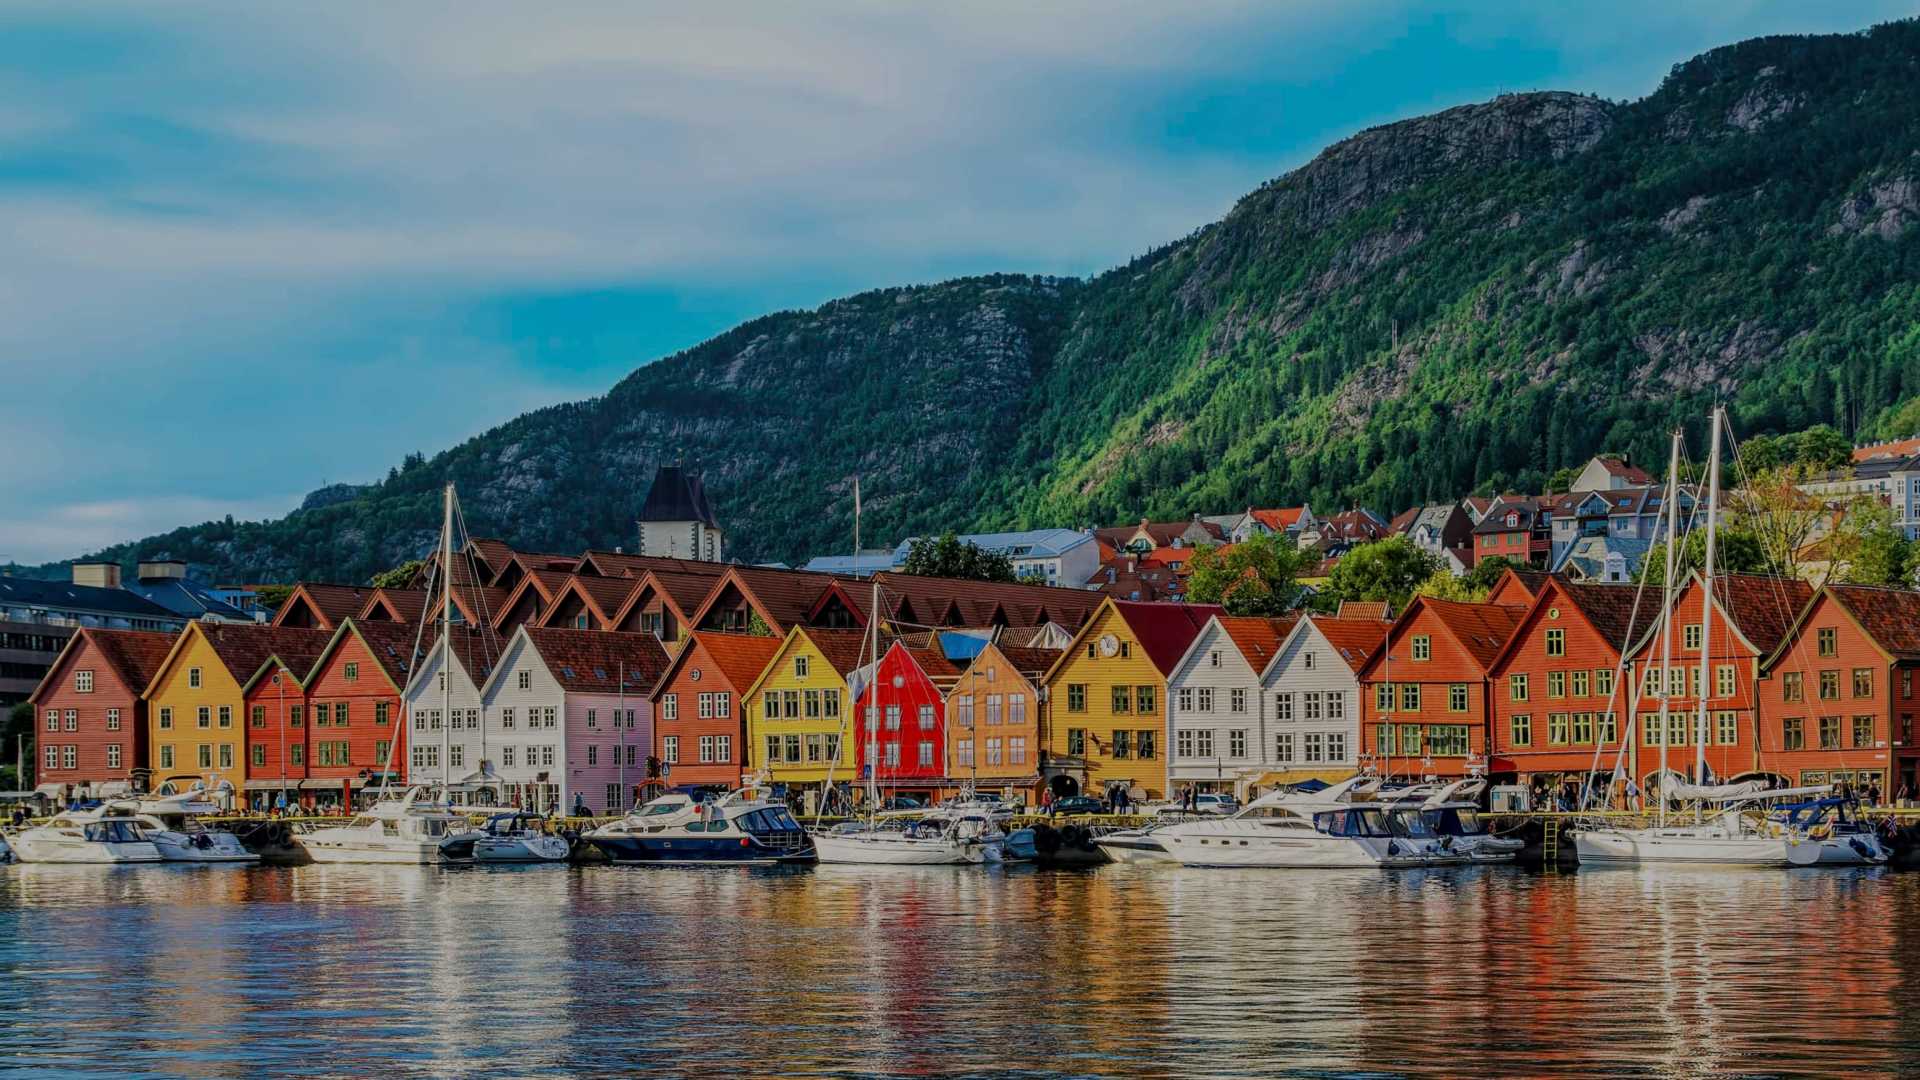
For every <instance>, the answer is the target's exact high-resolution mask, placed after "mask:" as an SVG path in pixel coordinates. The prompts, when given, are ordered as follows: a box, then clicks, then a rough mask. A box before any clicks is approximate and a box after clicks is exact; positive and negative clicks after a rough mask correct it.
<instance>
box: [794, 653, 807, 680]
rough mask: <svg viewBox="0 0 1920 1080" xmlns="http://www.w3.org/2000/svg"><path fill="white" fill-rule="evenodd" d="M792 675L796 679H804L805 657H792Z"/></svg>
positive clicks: (805, 675)
mask: <svg viewBox="0 0 1920 1080" xmlns="http://www.w3.org/2000/svg"><path fill="white" fill-rule="evenodd" d="M793 677H794V678H796V679H804V678H806V677H807V657H804V656H796V657H794V658H793Z"/></svg>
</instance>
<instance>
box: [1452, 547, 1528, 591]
mask: <svg viewBox="0 0 1920 1080" xmlns="http://www.w3.org/2000/svg"><path fill="white" fill-rule="evenodd" d="M1529 569H1532V568H1531V567H1529V566H1527V565H1526V564H1525V563H1518V562H1514V561H1513V560H1512V559H1509V558H1507V557H1506V556H1505V555H1488V556H1487V557H1485V558H1483V559H1481V560H1480V561H1479V562H1476V563H1474V564H1473V569H1471V570H1469V571H1467V576H1466V579H1465V583H1466V586H1467V589H1468V591H1477V592H1479V593H1480V595H1481V596H1485V595H1487V594H1488V593H1489V592H1492V591H1493V587H1494V586H1495V585H1498V584H1499V583H1500V579H1501V578H1503V577H1505V576H1507V571H1509V570H1529Z"/></svg>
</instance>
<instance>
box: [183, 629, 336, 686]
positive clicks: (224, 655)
mask: <svg viewBox="0 0 1920 1080" xmlns="http://www.w3.org/2000/svg"><path fill="white" fill-rule="evenodd" d="M193 625H194V626H195V627H197V628H199V630H200V632H201V635H202V636H203V637H204V638H206V641H207V644H208V645H209V646H210V647H211V648H212V649H213V652H214V655H216V656H218V657H219V658H220V662H221V663H222V664H223V665H225V666H226V669H227V674H229V675H232V676H233V681H234V682H237V683H239V684H240V685H241V686H243V687H244V686H246V685H247V683H248V682H249V681H250V680H251V679H252V678H253V677H254V676H255V675H257V674H259V672H260V669H261V668H262V667H263V666H265V664H266V663H267V660H268V659H269V658H278V659H279V661H280V663H281V664H283V665H285V666H286V668H287V670H289V671H293V672H296V673H301V672H305V671H307V670H309V669H311V668H312V667H313V662H314V660H315V659H317V658H318V657H319V656H320V654H321V653H322V652H324V651H325V650H326V647H327V642H329V641H331V640H333V631H331V630H309V629H305V628H298V627H292V626H261V625H259V624H257V623H206V622H202V623H195V624H193Z"/></svg>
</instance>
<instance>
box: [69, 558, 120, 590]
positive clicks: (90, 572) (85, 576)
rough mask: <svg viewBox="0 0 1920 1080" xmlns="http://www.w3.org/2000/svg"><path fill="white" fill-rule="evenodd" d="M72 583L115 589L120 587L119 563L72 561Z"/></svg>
mask: <svg viewBox="0 0 1920 1080" xmlns="http://www.w3.org/2000/svg"><path fill="white" fill-rule="evenodd" d="M73 583H74V584H75V585H90V586H92V587H93V588H96V589H117V588H119V587H120V564H119V563H111V562H77V563H74V564H73Z"/></svg>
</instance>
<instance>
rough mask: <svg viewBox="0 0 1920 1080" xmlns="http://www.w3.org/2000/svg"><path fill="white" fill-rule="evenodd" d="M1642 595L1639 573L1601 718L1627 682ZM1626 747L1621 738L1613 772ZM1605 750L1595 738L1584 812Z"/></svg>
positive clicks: (1584, 789) (1643, 582)
mask: <svg viewBox="0 0 1920 1080" xmlns="http://www.w3.org/2000/svg"><path fill="white" fill-rule="evenodd" d="M1646 593H1647V577H1646V575H1645V574H1642V575H1640V582H1639V584H1637V585H1635V586H1634V590H1633V609H1632V610H1631V611H1630V612H1629V613H1628V615H1627V632H1626V636H1625V638H1624V639H1623V640H1622V641H1621V642H1620V648H1619V652H1618V656H1617V658H1616V659H1615V661H1614V668H1613V686H1612V688H1611V690H1610V691H1609V692H1608V694H1607V711H1606V713H1604V714H1602V715H1611V714H1613V709H1614V703H1615V702H1616V701H1618V700H1619V699H1620V687H1621V684H1622V683H1624V682H1627V681H1628V676H1627V650H1628V649H1629V648H1631V647H1632V644H1633V630H1634V627H1635V626H1637V625H1639V622H1640V602H1641V600H1642V599H1643V598H1644V597H1645V596H1646ZM1615 726H1616V728H1617V727H1618V725H1615ZM1632 731H1633V723H1632V721H1631V720H1629V721H1628V722H1627V725H1626V728H1625V732H1626V734H1627V735H1629V736H1630V735H1631V734H1632ZM1628 745H1629V743H1628V742H1627V740H1626V739H1624V738H1623V739H1622V740H1621V743H1620V749H1619V751H1618V753H1617V754H1616V756H1615V758H1614V766H1613V767H1614V772H1619V771H1620V765H1621V763H1622V761H1623V760H1624V758H1625V757H1626V753H1627V747H1628ZM1605 749H1606V747H1605V746H1604V745H1603V744H1602V743H1601V742H1600V741H1599V740H1598V739H1596V740H1594V744H1593V764H1592V765H1591V766H1589V767H1588V769H1587V782H1586V783H1585V784H1583V785H1581V795H1580V809H1581V810H1582V811H1583V812H1584V811H1585V810H1586V809H1587V802H1588V800H1589V798H1590V797H1591V795H1592V792H1593V774H1594V773H1597V772H1599V771H1600V758H1601V755H1602V754H1603V753H1604V752H1605ZM1607 792H1608V794H1609V795H1611V794H1612V792H1613V780H1612V778H1611V777H1609V778H1608V780H1607Z"/></svg>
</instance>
